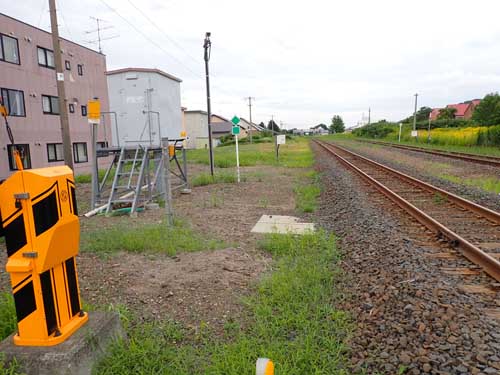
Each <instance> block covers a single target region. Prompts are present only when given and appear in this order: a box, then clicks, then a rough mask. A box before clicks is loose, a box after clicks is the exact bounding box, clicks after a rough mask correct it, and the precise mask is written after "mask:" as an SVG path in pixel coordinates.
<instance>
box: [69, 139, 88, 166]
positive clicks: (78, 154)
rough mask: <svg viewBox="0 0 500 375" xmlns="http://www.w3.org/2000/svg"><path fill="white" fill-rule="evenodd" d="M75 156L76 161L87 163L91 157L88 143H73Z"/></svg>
mask: <svg viewBox="0 0 500 375" xmlns="http://www.w3.org/2000/svg"><path fill="white" fill-rule="evenodd" d="M73 158H74V159H75V163H86V162H88V161H89V157H88V155H87V143H85V142H77V143H73Z"/></svg>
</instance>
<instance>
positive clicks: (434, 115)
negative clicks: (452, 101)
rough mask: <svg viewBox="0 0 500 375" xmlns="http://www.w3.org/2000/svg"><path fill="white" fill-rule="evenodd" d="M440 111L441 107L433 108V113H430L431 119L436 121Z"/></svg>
mask: <svg viewBox="0 0 500 375" xmlns="http://www.w3.org/2000/svg"><path fill="white" fill-rule="evenodd" d="M439 112H441V108H433V109H432V111H431V113H429V116H430V118H431V121H436V120H437V118H438V116H439Z"/></svg>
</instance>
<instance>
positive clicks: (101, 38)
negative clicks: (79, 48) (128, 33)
mask: <svg viewBox="0 0 500 375" xmlns="http://www.w3.org/2000/svg"><path fill="white" fill-rule="evenodd" d="M90 18H91V19H93V20H95V21H96V23H97V29H94V30H89V31H85V34H94V33H97V39H95V40H87V41H86V42H85V43H89V44H96V43H97V45H98V47H99V53H102V47H101V42H102V41H104V40H110V39H115V38H118V37H119V36H120V35H119V34H117V35H111V36H108V37H104V38H103V37H101V31H103V30H108V29H113V28H114V26H112V25H109V26H104V27H103V26H101V22H108V21H105V20H103V19H101V18H97V17H92V16H90Z"/></svg>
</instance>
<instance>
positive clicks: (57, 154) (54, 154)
mask: <svg viewBox="0 0 500 375" xmlns="http://www.w3.org/2000/svg"><path fill="white" fill-rule="evenodd" d="M47 157H48V159H49V162H53V161H63V160H64V152H63V145H62V143H47Z"/></svg>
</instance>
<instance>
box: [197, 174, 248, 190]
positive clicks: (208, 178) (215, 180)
mask: <svg viewBox="0 0 500 375" xmlns="http://www.w3.org/2000/svg"><path fill="white" fill-rule="evenodd" d="M236 181H237V176H236V171H235V172H233V173H228V172H216V173H214V175H213V176H212V175H211V174H210V173H200V174H198V175H196V176H195V177H194V178H193V179H192V180H191V185H192V186H205V185H210V184H231V183H235V182H236ZM240 181H245V178H244V177H243V176H241V177H240Z"/></svg>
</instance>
